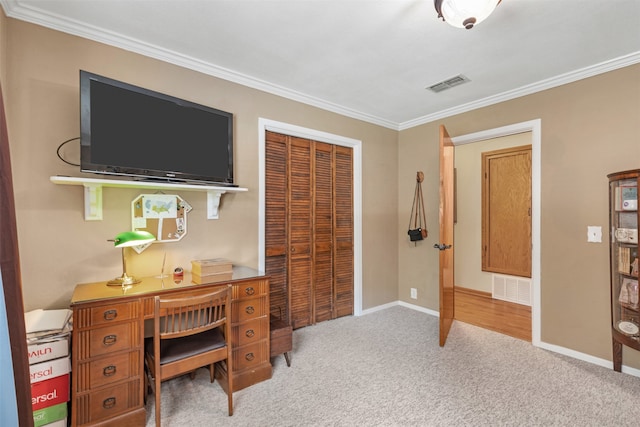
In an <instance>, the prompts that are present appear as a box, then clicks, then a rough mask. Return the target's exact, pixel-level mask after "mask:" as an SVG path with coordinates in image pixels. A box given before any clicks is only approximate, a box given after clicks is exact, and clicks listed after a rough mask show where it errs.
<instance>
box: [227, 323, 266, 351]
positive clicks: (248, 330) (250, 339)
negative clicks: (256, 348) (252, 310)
mask: <svg viewBox="0 0 640 427" xmlns="http://www.w3.org/2000/svg"><path fill="white" fill-rule="evenodd" d="M268 333H269V323H268V322H267V318H266V317H263V318H261V319H254V320H250V321H248V322H245V323H241V324H239V325H236V326H232V327H231V334H232V340H231V342H232V344H233V346H234V347H240V346H243V345H247V344H251V343H254V342H257V341H260V340H263V339H265V337H267V336H268V335H267V334H268Z"/></svg>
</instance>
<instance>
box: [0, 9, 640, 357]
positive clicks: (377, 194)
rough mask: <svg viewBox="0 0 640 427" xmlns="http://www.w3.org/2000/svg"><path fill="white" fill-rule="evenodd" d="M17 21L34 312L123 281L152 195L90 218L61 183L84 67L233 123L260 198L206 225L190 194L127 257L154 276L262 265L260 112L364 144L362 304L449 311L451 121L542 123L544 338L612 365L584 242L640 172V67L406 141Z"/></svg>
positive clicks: (131, 193) (16, 92) (243, 177)
mask: <svg viewBox="0 0 640 427" xmlns="http://www.w3.org/2000/svg"><path fill="white" fill-rule="evenodd" d="M5 27H6V28H5V31H4V32H3V33H2V35H3V37H5V36H6V42H5V41H3V46H2V47H0V49H2V52H1V53H0V55H1V57H2V59H3V60H4V61H5V62H6V68H5V69H3V70H1V71H2V73H3V74H2V76H1V77H2V78H3V85H4V90H5V102H6V106H7V116H8V120H9V137H10V143H11V151H12V168H13V172H14V187H15V194H16V207H17V220H18V235H19V245H20V256H21V267H22V275H23V286H24V290H23V291H24V299H25V309H26V310H31V309H34V308H38V307H41V308H57V307H64V306H66V305H67V304H68V301H69V298H70V295H71V292H72V290H73V287H74V285H75V284H76V283H79V282H87V281H94V280H105V279H109V278H111V277H114V276H117V275H119V274H120V272H121V265H120V252H119V251H118V250H115V249H114V248H113V247H112V246H111V244H110V243H108V242H107V241H106V240H107V239H108V238H112V237H113V236H114V235H115V234H117V233H118V232H120V231H123V230H125V229H127V228H128V227H129V224H130V222H129V203H130V201H131V200H132V199H133V198H134V197H135V196H136V195H137V194H139V193H140V192H139V191H137V190H122V189H117V190H116V189H105V191H104V206H105V210H104V217H105V219H104V220H103V221H100V222H85V221H84V220H83V218H82V203H83V201H82V190H81V189H80V188H79V187H66V186H56V185H53V184H51V183H50V182H49V177H50V176H51V175H56V174H68V175H78V171H77V168H74V167H71V166H68V165H66V164H64V163H62V162H61V161H59V160H58V159H57V157H56V156H55V150H56V148H57V146H58V145H59V144H60V143H61V142H62V141H64V140H66V139H68V138H72V137H75V136H78V128H79V123H78V116H79V112H78V70H79V69H81V68H82V69H86V70H89V71H93V72H96V73H99V74H103V75H107V76H110V77H113V78H116V79H119V80H124V81H128V82H131V83H134V84H138V85H142V86H145V87H148V88H150V89H155V90H159V91H162V92H166V93H170V94H172V95H176V96H180V97H184V98H187V99H190V100H193V101H196V102H201V103H203V104H207V105H212V106H214V107H216V108H220V109H222V110H226V111H231V112H233V113H234V114H235V118H236V122H235V135H236V141H235V144H236V153H237V158H236V172H237V182H238V184H239V185H241V186H243V187H247V188H248V189H249V192H248V193H245V194H236V195H225V196H223V202H222V203H223V205H222V211H221V219H220V220H218V221H211V220H209V221H207V220H205V219H204V208H205V206H204V205H205V197H204V195H203V194H202V193H193V192H180V195H181V196H183V197H184V198H185V199H186V200H188V201H189V203H191V204H192V206H193V207H194V210H193V211H192V214H191V216H190V217H189V235H188V236H187V237H185V239H183V240H182V241H181V242H179V243H171V244H162V245H160V244H158V245H154V246H152V247H151V248H150V249H148V250H147V251H145V252H144V253H143V254H142V255H137V256H134V257H131V261H130V262H131V271H132V272H133V273H134V274H138V275H145V274H156V272H157V268H158V265H159V264H160V262H161V259H162V255H163V254H164V253H165V252H166V253H167V261H168V263H169V264H170V265H172V266H175V265H182V266H188V265H189V261H190V260H191V259H194V258H201V257H210V256H225V257H229V258H231V259H233V260H234V261H235V262H236V263H242V264H246V265H250V266H256V265H257V226H258V225H257V219H258V218H257V204H258V194H257V185H258V176H257V162H258V152H257V141H258V135H257V125H258V118H259V117H265V118H268V119H272V120H277V121H281V122H287V123H291V124H294V125H298V126H304V127H308V128H312V129H316V130H320V131H324V132H329V133H333V134H337V135H342V136H346V137H350V138H355V139H360V140H362V141H363V165H362V168H363V218H362V220H363V283H364V287H363V307H364V308H365V309H366V308H371V307H375V306H378V305H381V304H385V303H388V302H393V301H396V300H397V299H400V300H402V301H406V302H409V303H414V304H417V305H420V306H422V307H425V308H427V309H432V310H436V311H437V310H438V265H437V264H438V257H437V255H438V254H437V251H436V250H435V249H433V248H432V246H433V243H436V242H437V241H438V238H437V236H438V225H437V224H438V160H437V158H438V126H439V124H440V123H443V124H445V125H446V126H447V128H448V130H449V133H450V134H451V135H452V136H457V135H465V134H468V133H472V132H477V131H480V130H486V129H492V128H496V127H500V126H505V125H510V124H513V123H519V122H523V121H528V120H532V119H536V118H540V119H541V120H542V191H541V193H542V194H541V204H542V206H541V209H542V219H541V229H542V243H541V245H542V247H541V252H542V259H541V270H542V271H541V287H542V319H543V322H542V340H543V341H545V342H547V343H550V344H555V345H559V346H562V347H566V348H569V349H572V350H575V351H579V352H583V353H586V354H589V355H593V356H595V357H600V358H604V359H610V358H611V348H610V330H609V289H608V281H609V278H608V277H609V276H608V248H607V245H606V243H602V244H588V243H587V242H586V226H587V225H600V226H602V227H603V229H604V230H606V228H607V223H608V216H607V206H606V200H607V180H606V174H607V173H610V172H613V171H618V170H625V169H633V168H637V167H638V159H639V156H638V155H639V154H640V144H638V135H640V120H639V118H640V66H638V65H636V66H631V67H627V68H625V69H621V70H617V71H613V72H610V73H606V74H604V75H600V76H595V77H592V78H589V79H585V80H582V81H579V82H576V83H572V84H569V85H565V86H562V87H559V88H555V89H551V90H547V91H544V92H541V93H538V94H534V95H530V96H527V97H523V98H519V99H515V100H512V101H509V102H504V103H501V104H498V105H494V106H490V107H486V108H482V109H478V110H475V111H473V112H469V113H465V114H460V115H456V116H452V117H449V118H446V119H443V120H439V121H437V122H433V123H428V124H424V125H421V126H417V127H414V128H412V129H407V130H403V131H401V132H395V131H392V130H389V129H385V128H382V127H379V126H375V125H371V124H367V123H363V122H361V121H358V120H353V119H350V118H346V117H343V116H340V115H337V114H333V113H330V112H326V111H323V110H320V109H317V108H313V107H310V106H307V105H304V104H300V103H296V102H293V101H290V100H286V99H283V98H280V97H277V96H273V95H270V94H266V93H263V92H260V91H257V90H253V89H249V88H246V87H242V86H239V85H236V84H233V83H229V82H226V81H223V80H220V79H216V78H213V77H210V76H206V75H203V74H200V73H197V72H194V71H190V70H186V69H182V68H180V67H177V66H173V65H171V64H167V63H163V62H160V61H157V60H153V59H149V58H146V57H143V56H140V55H137V54H133V53H131V52H127V51H123V50H120V49H116V48H112V47H108V46H104V45H101V44H99V43H95V42H91V41H88V40H84V39H81V38H77V37H74V36H70V35H66V34H63V33H60V32H56V31H52V30H48V29H44V28H41V27H38V26H36V25H32V24H27V23H23V22H20V21H15V20H12V19H7V20H6V22H5ZM5 43H6V44H5ZM453 90H457V89H453ZM418 170H422V171H424V173H425V182H424V185H423V190H424V193H425V197H426V200H425V202H426V205H427V222H428V229H429V237H428V238H427V239H426V240H425V241H423V242H420V243H418V245H414V244H412V243H410V242H409V240H408V237H407V235H406V228H407V223H408V216H409V210H410V208H411V200H412V197H413V190H414V186H415V173H416V171H418ZM394 224H396V225H395V226H394ZM396 254H397V256H396ZM411 287H416V288H418V300H411V299H410V298H409V288H411ZM625 364H629V365H631V366H635V367H640V356H639V355H638V353H637V352H629V351H625Z"/></svg>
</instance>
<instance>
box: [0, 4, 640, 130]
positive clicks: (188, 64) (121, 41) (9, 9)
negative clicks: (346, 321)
mask: <svg viewBox="0 0 640 427" xmlns="http://www.w3.org/2000/svg"><path fill="white" fill-rule="evenodd" d="M0 5H1V6H2V8H3V9H4V11H5V13H6V15H7V16H8V17H10V18H14V19H19V20H22V21H26V22H30V23H33V24H37V25H41V26H43V27H46V28H51V29H54V30H57V31H61V32H64V33H68V34H71V35H75V36H78V37H82V38H86V39H89V40H93V41H96V42H100V43H104V44H107V45H110V46H114V47H118V48H121V49H124V50H127V51H130V52H134V53H138V54H140V55H144V56H147V57H150V58H154V59H158V60H161V61H163V62H167V63H170V64H174V65H178V66H180V67H184V68H188V69H191V70H194V71H198V72H201V73H203V74H207V75H210V76H213V77H217V78H220V79H223V80H227V81H230V82H233V83H237V84H240V85H243V86H247V87H250V88H253V89H257V90H260V91H263V92H266V93H270V94H273V95H277V96H281V97H283V98H286V99H290V100H293V101H297V102H300V103H303V104H306V105H310V106H313V107H317V108H320V109H322V110H326V111H330V112H333V113H336V114H339V115H342V116H346V117H350V118H353V119H358V120H362V121H364V122H367V123H371V124H374V125H378V126H382V127H385V128H389V129H392V130H397V131H402V130H406V129H410V128H413V127H416V126H419V125H422V124H426V123H430V122H433V121H436V120H441V119H443V118H446V117H450V116H453V115H456V114H461V113H466V112H469V111H472V110H475V109H478V108H482V107H487V106H490V105H494V104H498V103H500V102H504V101H509V100H511V99H515V98H519V97H521V96H525V95H530V94H533V93H536V92H540V91H543V90H546V89H551V88H554V87H557V86H561V85H564V84H567V83H572V82H575V81H578V80H582V79H585V78H588V77H592V76H595V75H598V74H602V73H606V72H608V71H613V70H616V69H618V68H623V67H626V66H629V65H633V64H637V63H640V51H638V52H634V53H631V54H629V55H626V56H623V57H619V58H615V59H612V60H609V61H605V62H601V63H599V64H596V65H592V66H589V67H585V68H582V69H580V70H576V71H571V72H568V73H565V74H561V75H559V76H555V77H552V78H549V79H545V80H542V81H539V82H536V83H532V84H529V85H526V86H522V87H519V88H516V89H513V90H510V91H506V92H503V93H500V94H497V95H493V96H489V97H486V98H482V99H478V100H476V101H472V102H468V103H466V104H461V105H458V106H455V107H452V108H448V109H445V110H441V111H438V112H436V113H432V114H428V115H425V116H422V117H417V118H415V119H412V120H408V121H406V122H402V123H398V122H395V121H392V120H387V119H384V118H382V117H377V116H373V115H370V114H366V113H363V112H360V111H357V110H354V109H351V108H347V107H344V106H341V105H338V104H335V103H333V102H329V101H326V100H323V99H320V98H317V97H313V96H310V95H307V94H304V93H302V92H298V91H295V90H292V89H288V88H286V87H283V86H279V85H275V84H273V83H269V82H267V81H264V80H260V79H256V78H254V77H251V76H248V75H246V74H242V73H238V72H236V71H233V70H230V69H227V68H223V67H219V66H216V65H214V64H211V63H207V62H204V61H201V60H198V59H196V58H193V57H190V56H188V55H183V54H180V53H178V52H175V51H171V50H168V49H163V48H161V47H158V46H155V45H152V44H149V43H146V42H143V41H141V40H137V39H134V38H130V37H125V36H122V35H121V34H117V33H114V32H110V31H105V30H103V29H100V28H98V27H95V26H91V25H87V24H86V23H84V22H80V21H76V20H72V19H69V18H66V17H62V16H60V15H56V14H51V13H43V12H42V11H41V10H39V9H37V8H32V7H29V6H24V5H21V4H19V2H18V0H0Z"/></svg>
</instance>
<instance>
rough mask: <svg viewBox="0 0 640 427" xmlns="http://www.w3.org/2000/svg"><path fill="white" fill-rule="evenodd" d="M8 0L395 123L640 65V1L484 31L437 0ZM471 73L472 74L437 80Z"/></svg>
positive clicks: (518, 2) (570, 6)
mask: <svg viewBox="0 0 640 427" xmlns="http://www.w3.org/2000/svg"><path fill="white" fill-rule="evenodd" d="M0 4H1V5H2V6H3V8H4V10H5V13H6V14H7V15H8V16H10V17H12V18H16V19H21V20H24V21H28V22H33V23H37V24H40V25H43V26H46V27H50V28H53V29H56V30H60V31H64V32H68V33H71V34H75V35H79V36H82V37H86V38H89V39H92V40H96V41H100V42H103V43H107V44H110V45H114V46H118V47H122V48H124V49H127V50H130V51H134V52H138V53H141V54H144V55H148V56H150V57H154V58H158V59H162V60H164V61H168V62H171V63H175V64H178V65H181V66H185V67H188V68H192V69H195V70H198V71H201V72H204V73H207V74H211V75H213V76H217V77H221V78H223V79H227V80H230V81H234V82H238V83H241V84H244V85H246V86H250V87H253V88H257V89H261V90H264V91H267V92H270V93H274V94H278V95H281V96H284V97H287V98H291V99H294V100H298V101H301V102H304V103H307V104H311V105H315V106H318V107H320V108H324V109H327V110H330V111H335V112H338V113H340V114H344V115H347V116H349V117H354V118H358V119H361V120H365V121H367V122H371V123H375V124H379V125H382V126H386V127H389V128H392V129H405V128H409V127H412V126H415V125H418V124H421V123H426V122H430V121H433V120H436V119H439V118H442V117H446V116H449V115H451V114H456V113H460V112H464V111H469V110H471V109H474V108H478V107H481V106H484V105H490V104H493V103H496V102H500V101H504V100H507V99H512V98H515V97H518V96H522V95H526V94H529V93H533V92H536V91H539V90H544V89H547V88H550V87H554V86H557V85H560V84H565V83H568V82H571V81H575V80H579V79H581V78H585V77H589V76H592V75H596V74H599V73H602V72H606V71H610V70H613V69H616V68H620V67H624V66H627V65H631V64H635V63H639V62H640V1H639V0H503V1H502V3H500V4H499V5H498V7H497V8H496V10H495V11H494V13H493V14H492V15H491V16H489V18H487V20H486V21H484V22H482V23H480V24H478V25H477V26H476V27H475V28H473V29H471V30H464V29H458V28H454V27H452V26H450V25H448V24H446V23H443V22H442V21H440V20H438V19H437V16H436V12H435V10H434V7H433V1H432V0H0ZM458 74H463V75H464V76H466V77H467V78H468V79H470V80H471V81H470V82H469V83H466V84H464V85H461V86H457V87H454V88H452V89H449V90H446V91H444V92H441V93H437V94H436V93H433V92H431V91H429V90H426V89H425V88H427V87H428V86H431V85H433V84H435V83H438V82H440V81H442V80H446V79H448V78H451V77H454V76H456V75H458ZM639 78H640V77H639Z"/></svg>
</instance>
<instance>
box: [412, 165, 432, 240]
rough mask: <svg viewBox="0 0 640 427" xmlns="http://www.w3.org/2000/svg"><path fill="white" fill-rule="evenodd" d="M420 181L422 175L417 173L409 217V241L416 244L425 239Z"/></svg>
mask: <svg viewBox="0 0 640 427" xmlns="http://www.w3.org/2000/svg"><path fill="white" fill-rule="evenodd" d="M422 181H424V173H422V172H420V171H418V173H417V174H416V190H415V192H414V194H413V205H412V206H411V215H410V216H409V231H407V234H408V235H409V240H411V241H412V242H417V241H419V240H423V239H426V238H427V236H428V234H429V233H428V232H427V218H426V215H425V211H424V197H423V195H422Z"/></svg>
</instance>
